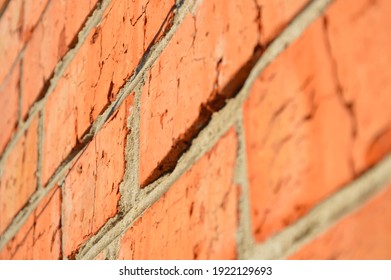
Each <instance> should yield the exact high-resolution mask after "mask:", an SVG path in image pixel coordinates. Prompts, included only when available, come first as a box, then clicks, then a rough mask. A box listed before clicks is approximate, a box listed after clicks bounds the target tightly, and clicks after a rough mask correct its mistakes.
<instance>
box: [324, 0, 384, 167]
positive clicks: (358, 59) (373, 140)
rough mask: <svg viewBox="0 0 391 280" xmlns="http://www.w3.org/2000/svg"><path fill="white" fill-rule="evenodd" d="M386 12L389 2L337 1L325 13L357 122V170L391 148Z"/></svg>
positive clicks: (342, 78) (344, 92)
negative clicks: (390, 139)
mask: <svg viewBox="0 0 391 280" xmlns="http://www.w3.org/2000/svg"><path fill="white" fill-rule="evenodd" d="M390 12H391V2H390V1H387V0H379V1H366V0H360V1H355V0H348V1H335V3H334V4H332V5H331V7H330V9H329V10H328V12H327V18H328V34H329V38H330V45H331V50H332V53H333V57H334V60H335V62H336V68H337V69H336V71H337V73H338V76H339V79H340V82H341V88H342V90H343V94H344V96H345V98H346V100H347V102H351V103H352V104H353V109H354V112H355V118H356V120H357V136H356V139H355V142H354V145H353V158H354V164H355V167H356V171H357V172H362V171H363V170H364V169H366V168H367V167H368V166H369V165H372V164H374V163H375V162H376V161H378V160H379V158H381V157H382V156H384V155H385V154H386V153H388V152H389V151H390V150H391V141H388V140H387V139H389V136H387V135H389V134H390V133H391V130H390V125H391V122H390V120H391V111H390V109H389V108H390V107H391V95H390V92H391V82H390V76H391V69H390V67H389V65H390V63H391V53H390V51H389V50H390V49H391V37H390V32H389V26H390V25H391V17H390V16H389V14H390Z"/></svg>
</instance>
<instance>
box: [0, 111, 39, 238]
mask: <svg viewBox="0 0 391 280" xmlns="http://www.w3.org/2000/svg"><path fill="white" fill-rule="evenodd" d="M37 161H38V118H35V119H34V120H33V122H32V124H31V126H30V128H29V129H28V130H27V131H26V133H25V134H24V135H23V136H22V137H21V138H20V139H19V141H18V143H17V144H16V145H15V147H14V149H13V150H12V151H11V153H10V155H9V156H8V157H7V160H6V161H5V163H4V166H2V168H1V174H0V176H1V180H0V212H1V219H0V232H1V233H2V232H3V231H4V230H5V228H6V227H7V226H8V225H9V224H10V223H11V221H12V218H13V217H14V216H15V215H16V214H17V212H18V211H19V210H20V209H21V208H22V207H23V206H24V204H25V203H26V202H27V201H28V200H29V198H30V196H31V194H32V193H33V192H34V191H35V189H36V187H37V177H36V171H37Z"/></svg>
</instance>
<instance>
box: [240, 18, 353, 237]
mask: <svg viewBox="0 0 391 280" xmlns="http://www.w3.org/2000/svg"><path fill="white" fill-rule="evenodd" d="M318 65H322V68H321V69H318ZM332 71H333V69H332V66H331V62H330V59H329V56H328V53H327V49H326V47H325V34H324V27H323V22H322V21H321V20H318V21H317V22H316V23H314V24H313V25H312V26H311V27H309V29H308V30H306V32H305V33H304V34H303V36H302V37H301V38H299V39H298V41H296V42H295V43H294V44H293V45H291V46H290V47H289V48H288V49H287V50H286V52H285V53H283V54H282V55H281V56H280V57H279V58H277V59H276V60H275V61H274V62H273V63H272V64H271V65H270V67H268V68H267V69H266V70H265V72H264V73H263V74H262V75H261V76H260V77H259V79H258V80H257V81H256V83H255V84H254V87H253V89H252V91H251V95H250V98H249V99H248V100H247V101H246V103H245V105H244V124H245V131H246V141H247V142H246V147H247V158H248V176H249V182H250V200H251V205H252V220H253V232H254V235H255V237H256V239H257V240H258V241H262V240H264V239H265V238H267V237H268V236H270V235H271V234H274V233H276V232H277V231H279V230H280V229H282V228H283V227H285V226H286V225H289V224H291V223H292V222H294V221H295V220H296V219H297V218H298V217H300V216H302V215H303V214H305V213H306V212H307V210H308V209H310V208H311V207H313V206H314V205H315V204H317V203H318V202H319V201H320V200H321V199H323V198H325V197H327V196H328V195H329V194H331V193H332V192H333V191H335V190H336V189H337V188H338V187H340V186H342V184H344V183H346V182H348V181H349V179H350V178H352V171H351V167H350V164H351V163H350V154H349V153H350V146H351V145H352V141H351V136H350V135H351V123H350V119H349V114H348V113H347V112H346V109H345V108H344V106H343V105H341V102H340V100H339V96H338V94H337V93H336V84H335V81H334V78H333V72H332Z"/></svg>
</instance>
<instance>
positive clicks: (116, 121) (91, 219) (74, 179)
mask: <svg viewBox="0 0 391 280" xmlns="http://www.w3.org/2000/svg"><path fill="white" fill-rule="evenodd" d="M132 104H133V96H131V97H129V98H128V99H127V100H126V101H125V102H124V104H123V105H122V106H121V107H120V109H119V111H118V113H117V114H115V115H114V116H113V117H112V118H111V119H110V120H109V122H108V123H107V124H106V125H105V126H104V127H103V128H102V130H101V131H100V132H99V133H98V134H97V136H96V137H95V138H94V139H93V140H92V141H91V142H90V143H89V144H88V146H87V147H86V149H85V150H84V151H83V152H82V154H81V155H80V157H79V158H78V159H77V160H76V161H75V163H74V164H73V167H72V168H71V169H70V171H69V173H68V174H67V176H66V178H65V180H64V186H63V188H64V214H63V215H64V221H63V223H64V225H63V228H64V255H65V256H67V257H68V258H69V257H72V256H73V255H74V253H75V252H76V251H77V249H78V248H79V246H80V245H81V244H82V243H83V242H84V241H86V240H87V239H88V238H89V237H90V236H91V235H93V234H94V233H96V232H97V231H98V230H99V229H100V228H101V227H102V226H103V225H104V224H105V222H106V221H107V220H108V219H109V218H111V217H113V216H115V215H116V214H117V212H118V202H119V199H120V193H119V185H120V183H121V182H122V180H123V176H124V172H125V148H126V143H127V141H126V138H127V135H128V132H129V131H128V128H127V120H128V117H129V115H128V111H129V110H128V109H129V108H130V107H131V106H132ZM113 136H115V137H114V138H112V137H113ZM110 138H112V141H109V139H110Z"/></svg>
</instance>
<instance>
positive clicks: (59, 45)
mask: <svg viewBox="0 0 391 280" xmlns="http://www.w3.org/2000/svg"><path fill="white" fill-rule="evenodd" d="M96 2H97V0H91V1H78V0H70V1H69V0H68V1H51V2H50V3H49V5H48V8H47V11H46V13H45V15H44V16H43V18H42V20H41V21H40V22H39V24H38V25H37V27H36V28H35V30H34V34H33V35H32V38H31V40H30V42H29V43H28V45H27V47H26V50H25V53H24V63H23V73H25V74H24V75H23V89H24V95H23V104H22V115H23V116H26V114H27V112H28V110H29V108H30V107H31V105H32V104H33V103H34V101H35V100H36V99H37V98H38V96H39V94H40V93H41V90H42V89H43V87H44V85H45V82H46V81H48V79H49V78H50V77H51V75H52V73H53V70H54V68H55V66H56V65H57V63H58V62H59V61H60V59H61V58H62V57H63V56H64V55H65V53H66V52H67V51H68V49H69V48H70V47H71V45H72V42H73V40H74V39H75V37H76V35H77V33H78V32H79V30H80V29H81V27H82V25H83V23H84V22H85V21H86V19H87V16H88V15H89V14H90V13H91V11H92V10H93V8H94V7H95V4H96ZM33 8H35V6H34V7H30V9H33ZM31 73H34V75H32V74H31Z"/></svg>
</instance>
